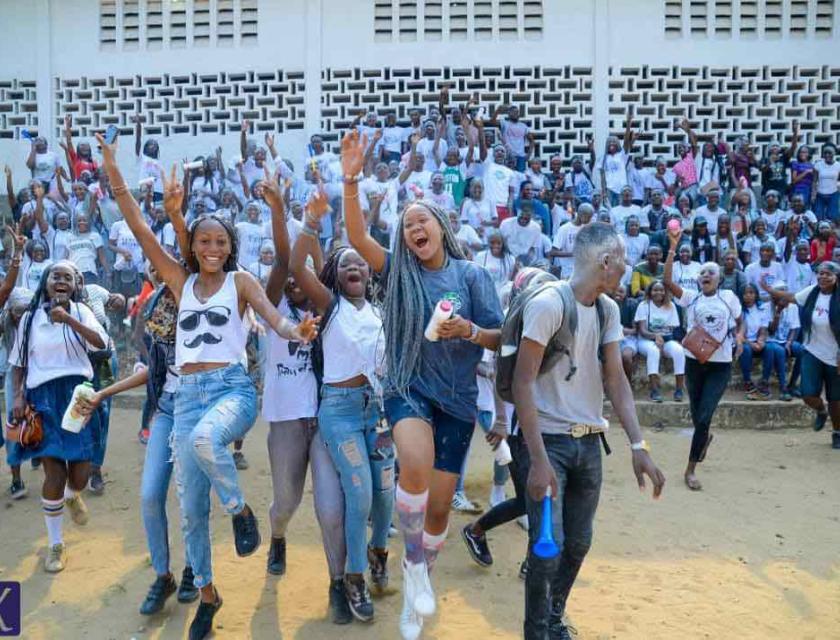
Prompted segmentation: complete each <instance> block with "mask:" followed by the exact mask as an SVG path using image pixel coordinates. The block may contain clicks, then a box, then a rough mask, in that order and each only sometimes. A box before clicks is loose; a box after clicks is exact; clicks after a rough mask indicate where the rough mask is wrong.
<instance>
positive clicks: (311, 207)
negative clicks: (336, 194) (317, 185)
mask: <svg viewBox="0 0 840 640" xmlns="http://www.w3.org/2000/svg"><path fill="white" fill-rule="evenodd" d="M306 210H307V213H310V214H312V215H313V216H314V217H315V218H317V219H318V220H320V219H321V218H323V217H324V216H325V215H326V214H327V212H328V211H329V210H330V201H329V198H327V194H326V192H325V191H324V190H323V189H317V190H316V191H315V193H313V194H312V197H310V198H309V203H308V204H307V205H306Z"/></svg>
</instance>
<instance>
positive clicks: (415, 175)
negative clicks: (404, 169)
mask: <svg viewBox="0 0 840 640" xmlns="http://www.w3.org/2000/svg"><path fill="white" fill-rule="evenodd" d="M431 181H432V172H431V171H425V170H423V171H412V172H411V174H410V175H409V176H408V178H406V180H405V182H403V185H402V187H403V189H404V190H405V198H406V200H408V201H409V202H414V201H415V200H419V199H420V198H423V197H425V195H426V192H427V191H429V183H431Z"/></svg>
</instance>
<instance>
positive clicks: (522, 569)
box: [519, 558, 528, 580]
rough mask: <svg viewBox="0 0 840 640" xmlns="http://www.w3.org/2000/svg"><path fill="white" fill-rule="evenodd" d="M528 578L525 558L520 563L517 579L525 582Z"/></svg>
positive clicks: (526, 559)
mask: <svg viewBox="0 0 840 640" xmlns="http://www.w3.org/2000/svg"><path fill="white" fill-rule="evenodd" d="M527 577H528V558H525V559H524V560H523V561H522V564H520V565H519V579H520V580H525V579H526V578H527Z"/></svg>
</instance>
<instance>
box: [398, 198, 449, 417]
mask: <svg viewBox="0 0 840 640" xmlns="http://www.w3.org/2000/svg"><path fill="white" fill-rule="evenodd" d="M418 206H419V207H423V208H424V209H426V211H428V212H429V213H430V214H431V215H432V216H433V217H434V218H435V220H437V223H438V224H439V225H440V228H441V231H442V238H441V240H442V242H443V250H444V252H445V253H446V259H447V261H448V259H449V258H456V259H458V260H463V259H464V253H463V251H461V245H460V243H459V242H458V240H457V238H456V237H455V233H454V232H453V231H452V227H451V226H449V216H448V215H447V214H446V212H445V211H444V210H443V209H442V208H441V207H439V206H438V205H437V204H435V203H434V202H431V201H429V200H419V201H417V202H415V203H413V204H411V205H409V207H418ZM407 210H408V208H406V211H407ZM404 220H405V213H403V215H402V216H400V218H399V222H398V224H397V228H396V231H395V234H396V242H395V243H394V252H393V254H392V255H391V264H390V269H389V271H388V283H387V286H386V290H385V310H384V314H385V315H384V322H383V324H384V328H385V357H386V359H387V362H388V372H389V378H390V386H391V388H392V389H393V390H395V391H396V392H397V393H399V394H400V395H401V396H402V397H403V398H404V399H405V400H406V401H407V402H409V403H411V398H410V397H409V395H408V385H409V383H410V382H411V379H412V378H413V377H414V375H415V373H416V372H417V369H418V365H419V362H420V345H421V344H422V341H423V330H424V328H425V327H424V324H425V319H426V313H427V312H430V310H431V308H432V307H433V306H434V302H433V301H431V300H430V299H429V294H428V293H427V292H426V288H425V287H424V286H423V279H422V277H421V273H420V269H421V264H420V260H419V259H418V258H417V256H416V255H414V253H413V252H412V251H411V250H410V249H409V248H408V247H407V246H406V244H405V237H404V234H403V225H404ZM435 302H436V301H435Z"/></svg>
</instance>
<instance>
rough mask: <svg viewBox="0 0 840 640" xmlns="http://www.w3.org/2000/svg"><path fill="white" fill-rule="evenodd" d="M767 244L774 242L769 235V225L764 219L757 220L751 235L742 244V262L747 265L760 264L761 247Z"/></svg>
mask: <svg viewBox="0 0 840 640" xmlns="http://www.w3.org/2000/svg"><path fill="white" fill-rule="evenodd" d="M767 242H773V238H772V236H770V235H769V234H768V233H767V223H766V222H765V221H764V220H763V219H762V218H756V219H755V221H754V222H753V223H752V231H751V233H750V235H748V236H747V237H746V238H744V241H743V243H742V244H741V262H742V263H744V264H745V265H746V264H751V263H753V262H758V259H759V253H760V252H761V246H762V245H763V244H765V243H767Z"/></svg>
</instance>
